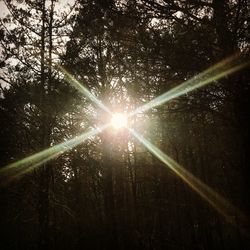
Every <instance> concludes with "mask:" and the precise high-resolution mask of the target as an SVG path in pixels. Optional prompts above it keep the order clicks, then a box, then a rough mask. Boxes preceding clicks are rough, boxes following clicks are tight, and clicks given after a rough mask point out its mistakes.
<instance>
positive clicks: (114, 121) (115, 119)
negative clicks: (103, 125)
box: [111, 113, 127, 129]
mask: <svg viewBox="0 0 250 250" xmlns="http://www.w3.org/2000/svg"><path fill="white" fill-rule="evenodd" d="M111 125H112V126H113V128H115V129H120V128H123V127H126V126H127V117H126V116H125V115H123V114H120V113H116V114H113V116H112V118H111Z"/></svg>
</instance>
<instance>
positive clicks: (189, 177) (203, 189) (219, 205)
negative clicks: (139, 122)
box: [129, 129, 247, 225]
mask: <svg viewBox="0 0 250 250" xmlns="http://www.w3.org/2000/svg"><path fill="white" fill-rule="evenodd" d="M129 130H130V132H131V133H132V134H133V135H134V136H135V137H136V138H137V140H138V141H139V142H141V143H142V144H143V145H144V146H145V147H146V148H147V149H148V150H149V151H150V152H151V153H152V154H153V155H155V156H156V157H157V158H158V159H159V160H160V161H162V162H163V163H164V164H165V165H166V166H167V167H169V168H170V169H171V170H172V171H173V172H174V173H175V174H177V175H178V176H179V177H180V178H181V179H182V180H183V181H184V182H186V183H187V184H188V185H189V186H190V187H191V188H192V189H193V190H194V191H196V192H197V193H198V194H199V195H200V196H201V197H202V198H203V199H205V200H206V201H207V202H208V203H209V204H210V205H211V206H213V207H214V208H215V209H216V210H217V211H218V212H219V213H220V214H222V215H223V216H224V217H225V218H226V220H227V221H228V222H230V223H232V224H234V225H238V224H239V223H241V224H242V225H243V224H244V223H246V221H247V220H246V217H245V216H244V215H243V214H242V213H241V212H240V211H239V210H238V209H237V208H236V207H234V206H233V205H232V204H231V203H229V202H228V201H227V200H226V199H225V198H223V197H222V196H221V195H219V194H218V193H217V192H215V191H214V190H213V189H211V188H210V187H208V186H207V185H206V184H204V183H203V182H202V181H200V180H199V179H198V178H196V177H195V176H194V175H193V174H191V173H190V172H189V171H187V170H186V169H185V168H183V167H182V166H181V165H180V164H178V163H177V162H176V161H174V160H173V159H172V158H170V157H169V156H168V155H166V154H165V153H163V152H162V151H161V150H160V149H158V148H157V147H156V146H154V145H153V144H152V143H151V142H149V141H148V140H146V139H145V138H144V137H143V136H142V135H140V134H138V133H137V132H136V131H134V130H133V129H129Z"/></svg>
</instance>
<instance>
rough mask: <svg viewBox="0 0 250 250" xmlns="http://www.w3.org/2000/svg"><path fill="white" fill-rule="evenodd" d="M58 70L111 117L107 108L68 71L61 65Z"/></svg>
mask: <svg viewBox="0 0 250 250" xmlns="http://www.w3.org/2000/svg"><path fill="white" fill-rule="evenodd" d="M57 68H58V69H59V70H60V71H61V72H62V73H63V74H64V75H65V76H66V77H67V78H68V81H69V83H71V84H72V85H73V86H74V87H75V88H76V89H77V90H78V91H79V92H80V93H82V94H84V95H85V96H86V97H87V98H89V99H90V100H91V101H92V102H93V103H95V104H96V105H97V106H98V107H100V108H101V109H103V110H104V111H106V112H107V113H109V114H110V115H111V114H112V113H111V111H110V110H109V109H108V108H107V106H105V105H104V104H103V103H102V102H101V101H100V100H99V99H98V98H97V97H96V96H95V95H93V94H92V93H91V92H90V91H89V90H88V89H87V88H86V87H84V86H83V85H82V84H81V83H80V82H79V81H77V80H76V79H75V78H74V77H73V76H72V75H71V74H70V73H69V72H68V71H67V70H66V69H64V68H63V67H62V66H60V65H57Z"/></svg>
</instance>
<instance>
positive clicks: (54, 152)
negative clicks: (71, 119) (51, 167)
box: [0, 124, 109, 183]
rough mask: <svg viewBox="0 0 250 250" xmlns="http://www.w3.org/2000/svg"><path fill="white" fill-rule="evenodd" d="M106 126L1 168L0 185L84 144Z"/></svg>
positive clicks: (105, 126)
mask: <svg viewBox="0 0 250 250" xmlns="http://www.w3.org/2000/svg"><path fill="white" fill-rule="evenodd" d="M108 126H109V124H106V125H104V126H102V127H100V128H96V129H92V130H90V131H88V132H86V133H83V134H81V135H79V136H76V137H74V138H73V139H71V140H68V141H65V142H62V143H60V144H57V145H55V146H53V147H51V148H48V149H45V150H43V151H41V152H38V153H36V154H34V155H31V156H28V157H26V158H24V159H22V160H20V161H17V162H14V163H12V164H9V165H7V166H5V167H2V168H1V169H0V175H1V178H2V177H3V179H5V180H4V181H3V182H2V181H1V183H5V182H8V181H9V180H10V179H13V177H17V176H20V175H22V174H24V173H27V172H29V171H31V170H33V169H34V168H36V167H38V166H40V165H42V164H44V163H46V162H47V161H49V160H51V159H53V158H55V157H56V156H59V155H61V154H63V153H64V152H65V151H67V150H69V149H72V148H74V147H76V146H77V145H78V144H80V143H82V142H84V141H85V140H87V139H88V138H89V137H91V136H95V135H97V134H98V133H101V132H102V131H103V130H104V129H106V128H107V127H108Z"/></svg>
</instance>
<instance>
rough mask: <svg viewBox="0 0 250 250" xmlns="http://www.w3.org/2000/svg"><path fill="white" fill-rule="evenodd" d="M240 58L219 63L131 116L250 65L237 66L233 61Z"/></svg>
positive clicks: (138, 109) (139, 108) (234, 57)
mask: <svg viewBox="0 0 250 250" xmlns="http://www.w3.org/2000/svg"><path fill="white" fill-rule="evenodd" d="M238 56H239V54H237V55H235V56H232V57H230V58H227V59H225V60H223V61H221V62H220V63H217V64H216V65H214V66H212V67H211V68H209V69H207V70H205V71H204V72H202V73H200V74H198V75H197V76H194V77H193V78H191V79H190V80H188V81H186V82H184V83H182V84H180V85H178V86H177V87H175V88H173V89H171V90H169V91H167V92H166V93H164V94H162V95H160V96H158V97H156V98H154V99H153V100H151V101H149V102H148V103H146V104H144V105H142V106H140V107H138V108H137V109H135V110H134V111H133V112H131V113H130V115H129V116H133V115H136V114H138V113H142V112H145V111H147V110H149V109H151V108H154V107H156V106H159V105H162V104H164V103H166V102H168V101H170V100H172V99H174V98H176V97H179V96H182V95H184V94H187V93H189V92H191V91H193V90H195V89H198V88H201V87H203V86H205V85H208V84H210V83H212V82H214V81H216V80H219V79H220V78H223V77H224V76H227V75H230V74H232V73H234V72H236V71H239V70H240V69H242V68H244V67H246V66H248V65H249V62H246V63H241V64H238V65H237V64H236V65H235V62H234V61H233V59H236V57H238Z"/></svg>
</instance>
